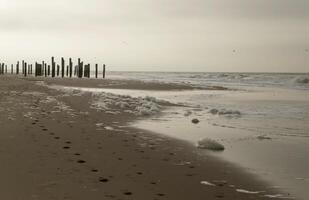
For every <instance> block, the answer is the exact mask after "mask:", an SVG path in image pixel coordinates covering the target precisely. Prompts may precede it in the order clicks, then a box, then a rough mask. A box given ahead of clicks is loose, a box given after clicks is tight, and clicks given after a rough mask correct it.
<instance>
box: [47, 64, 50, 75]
mask: <svg viewBox="0 0 309 200" xmlns="http://www.w3.org/2000/svg"><path fill="white" fill-rule="evenodd" d="M47 75H48V76H50V65H48V66H47Z"/></svg>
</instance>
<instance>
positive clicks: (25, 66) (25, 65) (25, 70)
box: [24, 62, 27, 76]
mask: <svg viewBox="0 0 309 200" xmlns="http://www.w3.org/2000/svg"><path fill="white" fill-rule="evenodd" d="M24 76H27V63H26V62H25V63H24Z"/></svg>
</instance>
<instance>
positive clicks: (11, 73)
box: [11, 64, 14, 74]
mask: <svg viewBox="0 0 309 200" xmlns="http://www.w3.org/2000/svg"><path fill="white" fill-rule="evenodd" d="M13 67H14V65H13V64H11V74H13Z"/></svg>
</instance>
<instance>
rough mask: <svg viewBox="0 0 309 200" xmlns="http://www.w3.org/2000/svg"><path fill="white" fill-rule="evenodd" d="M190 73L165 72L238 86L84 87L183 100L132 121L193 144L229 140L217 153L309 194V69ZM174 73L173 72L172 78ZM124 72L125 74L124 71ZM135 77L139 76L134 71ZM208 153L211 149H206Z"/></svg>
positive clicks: (279, 184)
mask: <svg viewBox="0 0 309 200" xmlns="http://www.w3.org/2000/svg"><path fill="white" fill-rule="evenodd" d="M146 74H147V76H145V75H144V74H142V75H137V76H136V77H137V78H138V77H142V78H141V79H142V80H146V81H153V80H155V81H161V80H160V78H158V76H159V75H158V74H151V73H146ZM189 75H190V76H191V75H192V74H191V73H189V74H178V75H175V74H168V75H162V76H163V79H164V78H165V79H164V82H173V83H180V82H186V81H187V82H188V84H190V85H200V86H201V85H203V86H207V85H208V84H210V85H216V83H219V82H220V81H221V82H220V84H217V85H220V86H229V87H232V88H233V89H236V90H217V91H210V90H193V91H189V90H187V91H144V90H143V91H141V90H124V89H102V88H93V89H91V88H83V89H82V90H87V91H92V92H94V93H100V92H108V93H114V94H120V95H130V96H131V97H145V96H152V97H156V98H157V99H162V100H166V101H169V102H172V103H176V104H179V106H176V107H169V108H167V109H165V110H163V115H154V116H152V117H150V118H147V119H142V120H140V121H138V122H136V123H134V124H132V126H135V127H138V128H142V129H147V130H151V131H154V132H157V133H161V134H166V135H169V136H172V137H175V138H179V139H183V140H187V141H190V142H192V144H196V143H197V141H198V140H200V139H203V138H210V139H214V140H216V141H218V142H220V143H221V144H223V145H224V146H225V150H224V151H222V152H211V153H212V154H214V155H215V156H217V157H219V158H222V159H226V160H228V161H231V162H233V163H236V164H238V165H240V166H241V167H243V168H244V169H245V170H247V171H249V172H251V173H253V174H257V175H258V176H259V177H261V178H262V179H264V180H266V181H269V182H270V183H271V184H272V185H273V186H274V187H276V188H278V187H279V188H282V189H283V190H286V191H288V192H290V193H291V194H292V196H295V197H297V198H299V199H309V193H308V192H307V188H309V171H308V169H309V160H308V153H309V123H308V122H309V90H308V85H307V83H306V81H304V83H303V84H299V83H297V81H296V80H298V78H299V77H304V76H306V75H304V74H303V75H299V74H297V75H295V74H288V75H286V74H279V75H276V76H275V75H270V74H265V75H263V74H254V75H251V74H249V75H239V74H236V75H237V76H236V75H235V74H234V75H231V74H228V75H224V74H222V75H220V74H215V75H212V76H216V77H220V76H222V77H223V78H222V79H219V80H212V79H211V78H210V80H208V79H206V80H203V79H205V76H208V75H207V74H204V77H197V78H189ZM193 75H196V74H193ZM129 76H130V75H129ZM168 76H170V77H171V78H169V79H168V78H167V77H168ZM229 76H230V77H233V76H236V77H240V78H237V79H236V78H235V79H236V80H237V81H235V79H233V78H227V77H229ZM271 76H272V77H271ZM136 77H135V78H136ZM118 78H124V76H123V75H122V77H121V76H120V75H119V77H118ZM131 78H132V79H134V77H133V75H132V77H131ZM196 79H199V80H198V81H197V80H196ZM214 79H215V78H214ZM225 79H226V80H225ZM242 79H244V80H242ZM181 80H185V81H181ZM162 81H163V80H162ZM196 81H197V82H196ZM293 81H294V82H293ZM295 82H296V83H297V84H295ZM213 109H216V110H218V112H219V113H222V114H221V115H219V114H212V113H216V112H211V111H213ZM238 113H240V114H238ZM194 118H197V119H199V121H200V122H199V123H198V124H193V123H192V122H191V121H192V119H194ZM205 153H209V151H208V150H205Z"/></svg>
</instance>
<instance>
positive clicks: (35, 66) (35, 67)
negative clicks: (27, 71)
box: [34, 62, 39, 76]
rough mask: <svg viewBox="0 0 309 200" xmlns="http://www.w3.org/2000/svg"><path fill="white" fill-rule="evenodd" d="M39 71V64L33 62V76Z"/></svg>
mask: <svg viewBox="0 0 309 200" xmlns="http://www.w3.org/2000/svg"><path fill="white" fill-rule="evenodd" d="M38 72H39V66H38V63H37V62H35V65H34V76H38V74H39V73H38Z"/></svg>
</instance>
